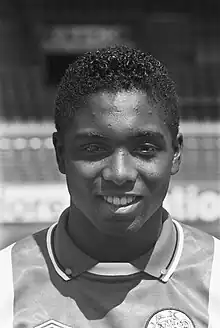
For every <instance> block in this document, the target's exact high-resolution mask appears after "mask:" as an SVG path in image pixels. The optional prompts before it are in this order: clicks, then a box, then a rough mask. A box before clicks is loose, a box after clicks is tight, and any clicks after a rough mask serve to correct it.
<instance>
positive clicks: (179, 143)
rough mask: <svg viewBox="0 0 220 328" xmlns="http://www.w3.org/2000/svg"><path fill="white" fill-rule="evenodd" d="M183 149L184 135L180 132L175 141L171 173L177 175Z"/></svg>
mask: <svg viewBox="0 0 220 328" xmlns="http://www.w3.org/2000/svg"><path fill="white" fill-rule="evenodd" d="M182 149H183V136H182V134H178V135H177V138H176V140H175V143H174V156H173V162H172V168H171V175H175V174H176V173H177V172H178V171H179V169H180V164H181V157H182Z"/></svg>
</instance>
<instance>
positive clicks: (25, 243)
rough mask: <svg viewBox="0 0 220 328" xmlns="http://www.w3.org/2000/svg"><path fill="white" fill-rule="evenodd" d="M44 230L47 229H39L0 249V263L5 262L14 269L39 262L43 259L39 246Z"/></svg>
mask: <svg viewBox="0 0 220 328" xmlns="http://www.w3.org/2000/svg"><path fill="white" fill-rule="evenodd" d="M46 231H47V229H44V230H41V231H39V232H38V233H37V234H33V235H29V236H27V237H25V238H23V239H21V240H19V241H17V242H15V243H13V244H11V245H9V246H8V247H6V248H4V249H2V250H0V263H1V265H3V266H4V267H5V266H6V263H7V264H8V265H10V266H11V267H12V268H13V271H14V270H17V269H18V268H22V267H27V266H28V265H34V263H35V264H40V262H42V259H43V256H42V252H41V246H42V247H43V244H44V240H45V235H46ZM36 237H37V238H36ZM39 240H40V243H39V242H38V241H39ZM41 244H42V245H41ZM0 276H1V273H0ZM0 278H1V277H0Z"/></svg>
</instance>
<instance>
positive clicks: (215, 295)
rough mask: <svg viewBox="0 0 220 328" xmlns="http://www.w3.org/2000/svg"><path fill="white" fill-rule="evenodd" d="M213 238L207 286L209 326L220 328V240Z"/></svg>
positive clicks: (210, 327) (209, 327)
mask: <svg viewBox="0 0 220 328" xmlns="http://www.w3.org/2000/svg"><path fill="white" fill-rule="evenodd" d="M213 238H214V254H213V262H212V269H211V277H210V285H209V306H208V313H209V326H208V328H219V327H220V240H218V239H216V238H215V237H213Z"/></svg>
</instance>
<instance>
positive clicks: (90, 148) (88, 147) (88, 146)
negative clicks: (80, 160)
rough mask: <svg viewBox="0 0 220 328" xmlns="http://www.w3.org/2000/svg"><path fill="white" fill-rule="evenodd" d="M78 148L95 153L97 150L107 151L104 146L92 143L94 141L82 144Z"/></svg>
mask: <svg viewBox="0 0 220 328" xmlns="http://www.w3.org/2000/svg"><path fill="white" fill-rule="evenodd" d="M80 148H81V150H84V151H86V152H88V153H97V152H104V151H107V150H106V149H105V147H104V146H102V145H99V144H94V143H91V144H86V145H82V146H80Z"/></svg>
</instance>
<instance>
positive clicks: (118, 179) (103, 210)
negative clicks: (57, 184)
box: [54, 91, 181, 235]
mask: <svg viewBox="0 0 220 328" xmlns="http://www.w3.org/2000/svg"><path fill="white" fill-rule="evenodd" d="M159 106H160V105H159V104H157V105H153V104H152V103H151V102H150V101H149V100H148V98H147V95H146V94H145V93H144V92H140V91H130V92H128V91H121V92H118V93H111V92H109V93H108V92H100V93H96V94H93V95H91V96H89V97H88V98H87V99H86V101H84V102H83V103H82V104H81V106H80V109H79V110H78V111H77V113H76V116H75V118H74V121H73V123H72V125H71V127H70V128H69V129H68V130H67V132H66V134H65V136H64V138H63V141H61V138H59V136H56V137H55V136H54V143H55V148H56V152H57V158H58V164H59V168H60V171H61V172H62V173H64V174H65V175H66V180H67V185H68V189H69V193H70V197H71V203H72V205H73V204H74V206H75V207H76V208H78V209H79V211H80V212H81V213H83V217H84V218H86V219H88V220H89V221H90V222H91V223H92V224H93V225H94V226H95V227H96V228H97V229H98V230H99V231H100V232H102V233H104V234H109V235H123V234H125V233H128V232H135V231H138V230H139V229H140V228H141V227H142V226H143V224H144V223H145V222H146V221H147V220H149V218H150V217H151V216H152V215H153V214H154V213H155V212H157V211H158V209H159V208H160V207H161V205H162V202H163V200H164V198H165V196H166V193H167V189H168V186H169V181H170V176H171V174H175V173H176V172H177V171H178V169H179V162H180V156H179V154H180V148H181V147H180V145H179V143H178V138H177V149H176V151H174V149H173V148H172V138H171V135H170V132H169V130H168V128H167V126H166V125H165V124H164V121H163V117H162V116H163V114H161V112H162V110H161V108H160V107H159ZM159 111H160V115H159V114H158V113H159Z"/></svg>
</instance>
